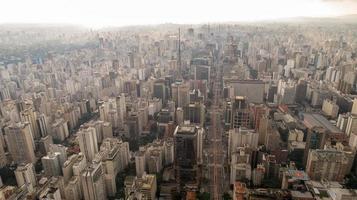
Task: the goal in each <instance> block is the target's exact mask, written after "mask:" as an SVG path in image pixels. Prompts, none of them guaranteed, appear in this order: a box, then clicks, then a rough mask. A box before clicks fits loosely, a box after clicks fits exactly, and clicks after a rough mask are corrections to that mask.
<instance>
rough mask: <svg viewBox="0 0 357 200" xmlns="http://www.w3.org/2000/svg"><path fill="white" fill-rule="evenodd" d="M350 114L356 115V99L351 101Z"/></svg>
mask: <svg viewBox="0 0 357 200" xmlns="http://www.w3.org/2000/svg"><path fill="white" fill-rule="evenodd" d="M351 114H354V115H357V98H355V99H354V100H353V105H352V109H351Z"/></svg>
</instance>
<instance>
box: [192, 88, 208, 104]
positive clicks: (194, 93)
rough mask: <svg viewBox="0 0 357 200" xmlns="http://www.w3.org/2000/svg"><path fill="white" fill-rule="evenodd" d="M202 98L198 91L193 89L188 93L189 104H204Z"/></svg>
mask: <svg viewBox="0 0 357 200" xmlns="http://www.w3.org/2000/svg"><path fill="white" fill-rule="evenodd" d="M204 99H205V98H204V96H203V95H202V94H201V91H200V90H199V89H193V90H191V91H190V103H196V102H202V103H203V102H204Z"/></svg>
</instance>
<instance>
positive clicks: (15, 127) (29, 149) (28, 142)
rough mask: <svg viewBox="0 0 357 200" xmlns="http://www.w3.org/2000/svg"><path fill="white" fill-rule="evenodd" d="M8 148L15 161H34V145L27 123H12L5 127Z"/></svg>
mask: <svg viewBox="0 0 357 200" xmlns="http://www.w3.org/2000/svg"><path fill="white" fill-rule="evenodd" d="M5 135H6V137H7V142H8V149H9V153H10V155H11V158H12V159H13V161H14V162H15V163H19V164H20V163H35V162H36V156H35V152H34V150H35V146H34V140H33V138H32V133H31V128H30V124H29V123H17V124H12V125H10V126H8V127H6V128H5Z"/></svg>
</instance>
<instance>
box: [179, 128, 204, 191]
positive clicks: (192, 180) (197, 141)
mask: <svg viewBox="0 0 357 200" xmlns="http://www.w3.org/2000/svg"><path fill="white" fill-rule="evenodd" d="M202 134H203V130H201V129H200V128H199V127H196V126H194V125H187V124H184V125H181V126H177V127H176V130H175V133H174V146H175V147H174V148H175V173H176V179H177V180H178V181H179V184H180V185H181V186H184V185H185V184H197V182H198V165H199V163H200V162H201V160H202Z"/></svg>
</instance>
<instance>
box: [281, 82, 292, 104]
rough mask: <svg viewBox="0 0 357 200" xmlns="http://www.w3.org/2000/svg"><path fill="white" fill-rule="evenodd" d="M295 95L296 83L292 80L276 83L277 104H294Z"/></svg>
mask: <svg viewBox="0 0 357 200" xmlns="http://www.w3.org/2000/svg"><path fill="white" fill-rule="evenodd" d="M295 94H296V83H295V82H294V81H292V80H288V81H284V80H279V83H278V92H277V95H278V98H277V100H278V102H277V103H279V104H294V103H295V96H296V95H295Z"/></svg>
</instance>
